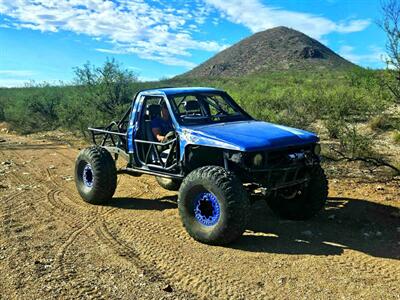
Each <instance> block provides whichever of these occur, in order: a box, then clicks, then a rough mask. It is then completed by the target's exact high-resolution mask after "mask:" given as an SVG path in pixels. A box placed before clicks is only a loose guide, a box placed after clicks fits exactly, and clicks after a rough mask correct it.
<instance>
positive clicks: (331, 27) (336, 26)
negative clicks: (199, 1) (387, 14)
mask: <svg viewBox="0 0 400 300" xmlns="http://www.w3.org/2000/svg"><path fill="white" fill-rule="evenodd" d="M204 1H205V2H206V3H208V4H210V5H212V6H213V7H215V8H216V9H218V10H219V11H220V12H221V16H222V17H225V18H227V19H228V20H229V21H231V22H233V23H237V24H242V25H244V26H246V27H248V28H249V29H250V30H251V31H252V32H258V31H262V30H266V29H269V28H273V27H276V26H287V27H291V28H294V29H297V30H299V31H301V32H304V33H306V34H308V35H310V36H312V37H313V38H316V39H320V38H321V37H322V36H324V35H326V34H329V33H332V32H339V33H350V32H357V31H361V30H364V29H365V28H366V27H367V26H368V25H369V24H370V23H371V21H370V20H350V21H342V22H339V23H335V22H334V21H332V20H329V19H327V18H324V17H320V16H316V15H312V14H308V13H300V12H294V11H289V10H284V9H281V8H276V7H271V6H267V5H264V4H262V3H261V2H260V1H259V0H246V1H242V0H230V1H226V0H204Z"/></svg>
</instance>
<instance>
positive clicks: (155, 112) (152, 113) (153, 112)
mask: <svg viewBox="0 0 400 300" xmlns="http://www.w3.org/2000/svg"><path fill="white" fill-rule="evenodd" d="M146 116H148V118H146V120H145V124H144V126H145V139H146V140H147V141H152V142H157V140H156V138H155V136H154V134H153V131H152V130H151V121H152V120H154V118H157V117H160V116H161V106H160V105H159V104H151V105H149V106H148V107H147V110H146Z"/></svg>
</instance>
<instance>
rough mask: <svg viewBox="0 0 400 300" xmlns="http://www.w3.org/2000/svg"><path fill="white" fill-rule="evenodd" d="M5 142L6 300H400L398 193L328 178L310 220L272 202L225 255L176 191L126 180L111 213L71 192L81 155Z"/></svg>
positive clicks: (0, 254) (0, 239)
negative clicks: (185, 212)
mask: <svg viewBox="0 0 400 300" xmlns="http://www.w3.org/2000/svg"><path fill="white" fill-rule="evenodd" d="M1 138H2V139H5V141H3V142H1V143H0V162H1V165H0V197H1V199H0V221H1V222H0V232H1V235H0V274H1V280H0V298H1V299H15V298H18V299H47V298H63V299H69V298H70V299H72V298H75V299H76V298H78V297H79V298H105V299H114V298H115V299H199V298H200V299H201V298H204V299H217V298H218V299H270V298H271V299H272V298H277V299H316V298H317V299H338V298H339V299H340V298H344V299H360V298H362V299H399V298H400V218H399V217H400V216H399V207H400V192H399V191H400V189H399V183H398V182H397V183H396V182H395V183H390V184H383V183H377V184H366V183H362V182H354V181H351V180H350V179H347V180H337V179H336V180H331V182H330V186H331V191H330V199H329V205H328V207H327V209H326V211H324V212H323V213H322V214H321V215H319V216H318V217H317V218H315V219H313V220H312V221H308V222H289V221H284V220H279V219H278V218H276V217H275V216H274V215H272V213H271V212H270V211H269V210H268V208H267V206H266V205H265V204H264V203H263V202H257V203H256V204H255V205H254V207H253V211H252V214H253V216H252V222H251V224H250V225H249V227H248V230H247V231H246V233H245V234H244V236H243V237H242V238H241V239H240V240H239V241H238V242H236V243H234V244H232V245H229V246H226V247H211V246H206V245H203V244H200V243H197V242H195V241H194V240H192V239H191V238H190V237H189V236H188V235H187V233H186V232H185V231H184V229H183V228H182V226H181V222H180V219H179V216H178V212H177V209H176V206H177V205H176V199H177V196H176V193H172V192H166V191H165V190H163V189H162V188H160V187H159V186H158V185H157V183H156V182H155V180H154V179H153V178H151V177H148V176H142V177H140V178H134V177H129V176H127V175H122V176H120V177H119V179H118V188H117V192H116V195H115V197H114V199H113V200H112V201H111V202H110V203H109V204H108V205H106V206H92V205H88V204H85V203H84V202H83V201H82V200H81V199H80V197H79V196H78V194H77V192H76V190H75V185H74V182H73V177H72V176H73V167H74V160H75V157H76V155H77V153H78V150H77V149H74V148H72V147H70V146H68V145H66V144H63V143H60V142H54V141H53V142H51V141H48V140H37V139H33V138H27V137H20V136H15V135H4V134H2V136H1Z"/></svg>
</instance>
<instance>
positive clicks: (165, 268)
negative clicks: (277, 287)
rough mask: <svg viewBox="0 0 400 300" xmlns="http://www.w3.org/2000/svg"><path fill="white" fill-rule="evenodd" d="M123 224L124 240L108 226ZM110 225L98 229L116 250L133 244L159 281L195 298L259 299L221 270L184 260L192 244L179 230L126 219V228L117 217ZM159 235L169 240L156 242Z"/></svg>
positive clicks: (194, 261)
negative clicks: (158, 274)
mask: <svg viewBox="0 0 400 300" xmlns="http://www.w3.org/2000/svg"><path fill="white" fill-rule="evenodd" d="M123 221H124V223H125V226H124V228H123V229H122V230H121V231H120V232H119V233H120V235H121V236H123V238H124V240H123V239H122V237H120V236H119V235H118V234H116V233H114V232H113V230H112V228H113V226H112V225H114V227H116V228H118V227H120V225H119V224H121V223H122V222H123ZM114 222H116V223H117V224H115V223H114ZM113 223H114V224H110V228H108V227H107V225H106V224H105V223H104V224H103V229H102V230H103V232H104V231H106V232H108V234H109V236H110V238H112V239H113V240H114V243H115V244H116V245H119V246H118V247H119V248H121V247H122V249H125V251H130V249H134V248H133V247H126V246H124V245H126V244H128V243H134V244H135V246H136V247H135V248H137V249H138V250H135V251H137V252H138V253H137V256H138V257H139V258H140V259H141V261H151V262H153V263H154V264H155V265H156V269H158V270H159V272H160V273H161V276H162V277H163V278H166V279H167V280H168V281H170V282H174V283H175V284H176V285H177V286H178V287H179V288H181V289H184V290H187V291H191V292H193V293H195V294H197V295H209V297H211V298H218V297H220V298H226V299H244V298H246V297H249V296H251V295H253V294H255V293H256V292H257V296H262V294H260V292H259V291H255V290H254V288H255V286H254V287H253V286H249V285H248V284H246V283H245V282H243V281H242V280H241V279H240V278H239V277H236V278H233V277H232V276H227V274H224V272H223V270H222V269H218V268H216V267H215V266H213V265H210V264H208V265H207V263H206V262H205V261H196V260H190V261H186V259H185V257H186V256H187V255H186V251H185V249H186V247H185V244H186V243H187V242H189V241H190V242H193V241H191V239H190V238H189V237H188V235H187V234H186V233H185V232H184V231H183V229H182V230H179V229H176V228H171V227H167V226H163V225H162V224H160V223H151V222H147V221H143V220H133V221H132V220H129V223H128V224H129V225H128V226H126V225H127V222H126V220H125V219H123V218H121V217H120V216H117V217H116V218H113ZM114 229H115V228H114ZM100 232H101V229H100ZM160 234H162V235H163V236H167V237H169V238H170V239H165V238H163V239H158V238H157V235H160ZM165 241H167V242H168V243H165ZM172 241H173V242H172ZM132 251H133V250H132ZM265 296H267V295H265Z"/></svg>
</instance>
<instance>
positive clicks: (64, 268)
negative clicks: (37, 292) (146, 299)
mask: <svg viewBox="0 0 400 300" xmlns="http://www.w3.org/2000/svg"><path fill="white" fill-rule="evenodd" d="M115 210H116V209H115V208H110V209H108V210H107V211H105V212H104V213H102V214H98V215H96V216H94V217H93V218H92V219H90V220H88V221H86V222H85V223H84V224H83V225H82V226H79V227H78V228H77V229H75V230H73V231H72V232H71V233H70V234H69V236H68V238H67V239H66V241H65V242H63V244H62V245H61V246H60V247H59V248H58V251H57V254H56V268H57V269H58V270H60V273H61V275H62V278H63V279H65V280H67V281H68V280H71V279H73V280H74V286H79V295H80V296H82V295H85V296H90V298H92V299H100V298H103V297H102V294H103V291H102V290H101V289H98V288H93V286H91V285H90V284H88V283H87V280H86V278H85V277H84V276H81V275H80V274H79V273H77V272H76V270H75V267H74V265H73V264H72V262H71V261H70V260H67V259H66V256H67V252H68V249H69V248H70V247H72V245H73V244H74V243H75V241H76V240H77V239H78V238H79V237H80V236H81V235H82V234H83V233H84V232H85V231H86V230H88V229H89V228H90V227H91V226H93V225H94V224H95V223H96V222H100V223H101V219H102V218H103V217H105V216H106V215H108V214H110V213H112V212H114V211H115Z"/></svg>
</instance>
